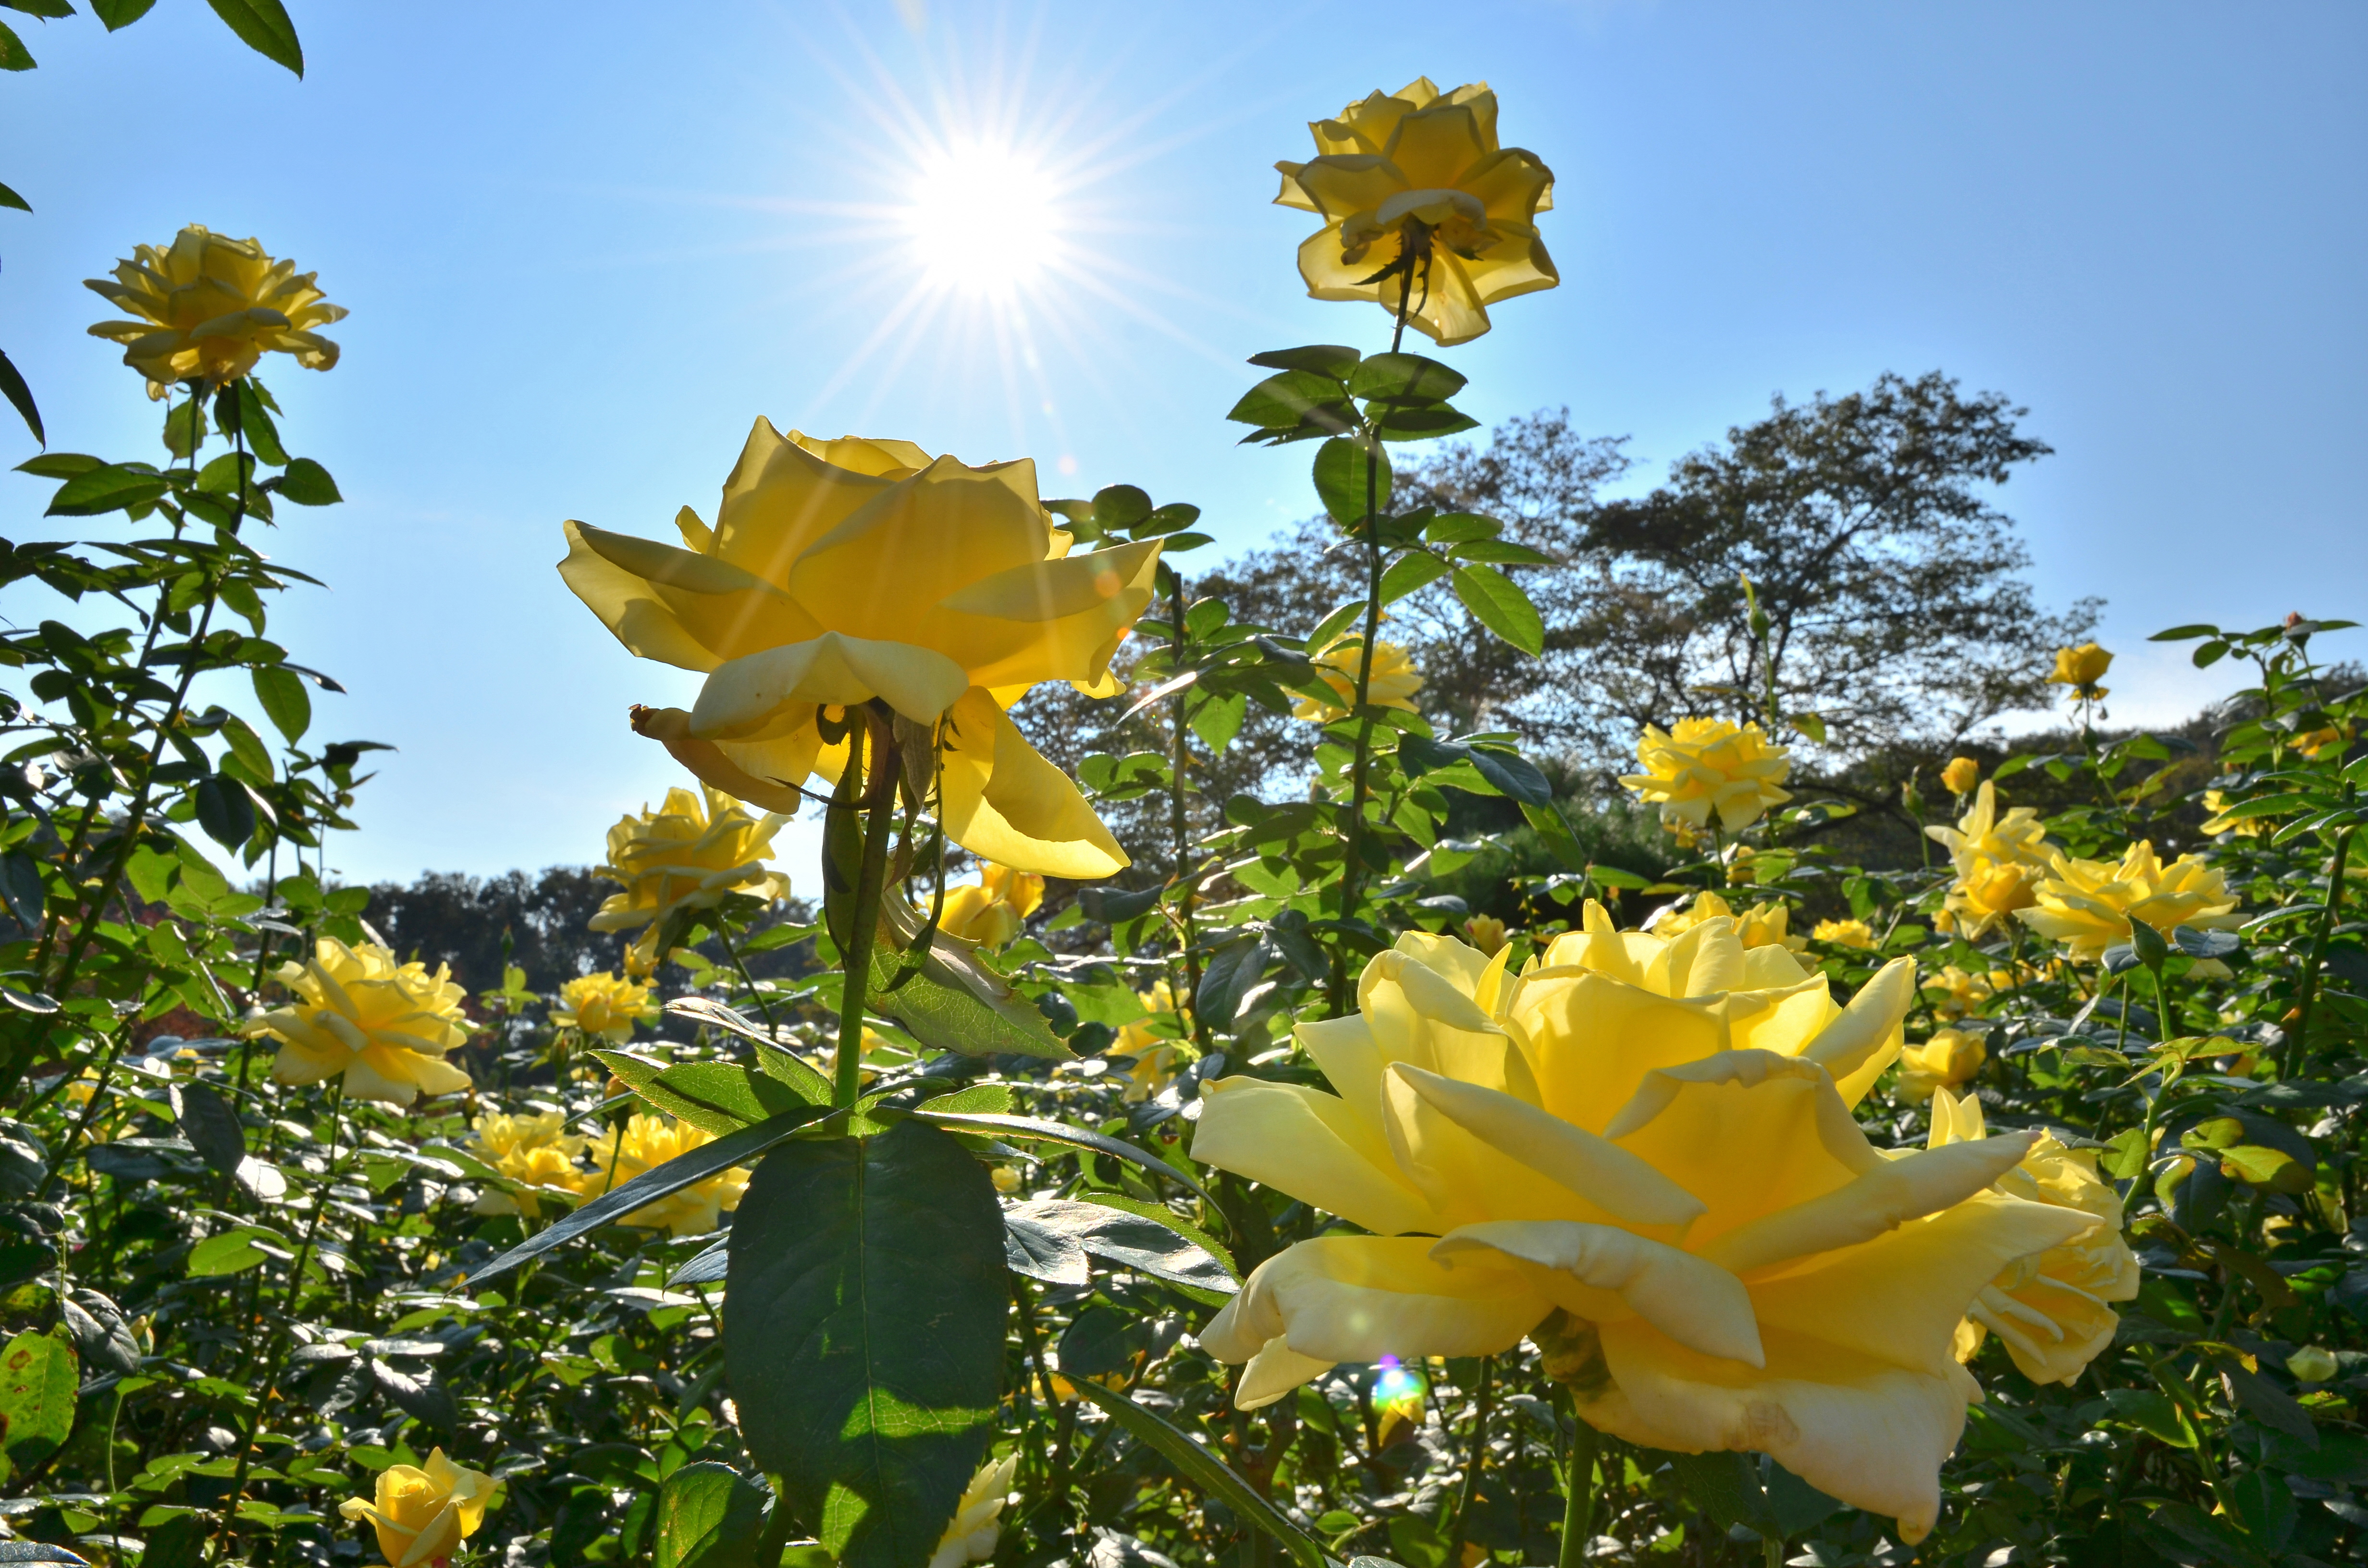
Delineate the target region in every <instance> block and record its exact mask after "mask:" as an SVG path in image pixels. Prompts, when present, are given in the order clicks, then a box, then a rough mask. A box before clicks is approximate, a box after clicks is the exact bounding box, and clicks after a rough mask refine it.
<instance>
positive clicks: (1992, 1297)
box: [1909, 1089, 2138, 1384]
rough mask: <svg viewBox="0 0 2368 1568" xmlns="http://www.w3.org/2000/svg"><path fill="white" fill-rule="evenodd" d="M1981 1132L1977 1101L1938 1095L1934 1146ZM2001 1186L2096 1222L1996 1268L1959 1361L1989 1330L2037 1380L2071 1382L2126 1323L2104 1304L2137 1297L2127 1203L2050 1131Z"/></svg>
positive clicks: (2085, 1156)
mask: <svg viewBox="0 0 2368 1568" xmlns="http://www.w3.org/2000/svg"><path fill="white" fill-rule="evenodd" d="M1984 1136H1985V1133H1984V1131H1983V1127H1982V1104H1981V1102H1980V1101H1979V1100H1977V1099H1975V1098H1974V1097H1973V1096H1971V1095H1968V1096H1965V1097H1964V1098H1963V1099H1959V1098H1957V1097H1956V1096H1953V1095H1952V1094H1950V1093H1949V1091H1948V1090H1946V1089H1942V1090H1941V1091H1940V1092H1939V1093H1938V1094H1936V1095H1934V1096H1932V1132H1931V1137H1930V1140H1929V1142H1928V1145H1927V1146H1928V1147H1930V1148H1933V1149H1939V1148H1942V1147H1944V1146H1946V1145H1948V1144H1951V1143H1962V1142H1967V1141H1971V1140H1979V1139H1981V1138H1982V1137H1984ZM2022 1136H2025V1137H2027V1136H2029V1134H2023V1135H2022ZM1909 1157H1912V1156H1909ZM1998 1191H2000V1192H2002V1193H2005V1194H2008V1195H2009V1196H2010V1197H2013V1198H2018V1199H2025V1200H2028V1201H2031V1202H2036V1203H2047V1204H2053V1205H2055V1206H2056V1207H2057V1208H2060V1209H2064V1210H2069V1211H2072V1212H2074V1213H2078V1214H2086V1215H2090V1216H2093V1217H2094V1220H2095V1223H2094V1224H2092V1225H2090V1226H2089V1228H2088V1229H2087V1230H2084V1231H2081V1232H2079V1233H2077V1234H2075V1235H2072V1236H2069V1237H2066V1239H2065V1240H2063V1241H2061V1242H2058V1243H2056V1244H2055V1245H2054V1246H2051V1247H2047V1248H2044V1249H2043V1250H2041V1251H2038V1252H2034V1253H2032V1254H2030V1255H2028V1256H2023V1257H2019V1258H2017V1259H2015V1260H2014V1261H2013V1262H2012V1263H2009V1264H2008V1265H2007V1266H2006V1267H2005V1268H2003V1269H2001V1270H1999V1271H1998V1278H1995V1279H1993V1280H1991V1281H1990V1282H1989V1283H1988V1284H1987V1285H1986V1286H1984V1287H1983V1288H1982V1291H1981V1294H1980V1295H1979V1296H1977V1297H1976V1298H1975V1301H1974V1305H1973V1308H1972V1310H1971V1311H1970V1312H1968V1314H1967V1319H1966V1322H1965V1324H1964V1325H1963V1326H1962V1327H1961V1328H1960V1330H1959V1334H1958V1341H1957V1348H1958V1351H1959V1359H1961V1360H1964V1359H1970V1358H1972V1356H1973V1353H1974V1352H1975V1350H1978V1349H1979V1348H1981V1336H1982V1331H1983V1330H1985V1329H1987V1330H1988V1331H1990V1332H1991V1333H1994V1334H1996V1335H1998V1337H1999V1338H2000V1339H2002V1340H2004V1341H2005V1342H2006V1349H2007V1354H2008V1355H2009V1356H2011V1357H2012V1358H2014V1364H2015V1366H2016V1367H2018V1368H2020V1369H2021V1372H2022V1375H2023V1376H2024V1377H2026V1378H2029V1379H2030V1380H2031V1381H2032V1382H2035V1383H2066V1384H2068V1383H2071V1382H2072V1381H2075V1380H2076V1379H2078V1377H2079V1376H2080V1372H2081V1369H2083V1368H2085V1367H2087V1366H2088V1364H2089V1362H2090V1361H2093V1360H2095V1359H2096V1358H2097V1357H2098V1356H2099V1355H2100V1353H2101V1352H2102V1351H2103V1350H2104V1349H2105V1347H2106V1346H2109V1345H2111V1344H2112V1342H2113V1333H2114V1330H2115V1329H2116V1328H2118V1327H2119V1326H2120V1324H2121V1318H2120V1316H2119V1315H2118V1314H2117V1313H2115V1312H2114V1311H2113V1310H2112V1308H2111V1307H2109V1306H2107V1305H2106V1304H2105V1303H2106V1302H2108V1301H2130V1300H2133V1299H2134V1298H2135V1297H2136V1295H2137V1293H2138V1260H2137V1255H2136V1254H2135V1253H2133V1252H2131V1251H2130V1247H2129V1244H2128V1243H2127V1242H2125V1241H2123V1239H2122V1200H2121V1199H2120V1198H2119V1197H2118V1196H2117V1195H2116V1194H2115V1193H2114V1191H2113V1188H2112V1184H2111V1183H2110V1182H2107V1181H2104V1180H2102V1179H2101V1178H2100V1177H2099V1176H2098V1175H2097V1152H2096V1151H2095V1150H2094V1149H2067V1148H2066V1147H2065V1146H2064V1145H2063V1144H2062V1143H2060V1142H2056V1140H2055V1137H2054V1135H2052V1134H2049V1133H2044V1132H2043V1133H2041V1134H2040V1135H2039V1141H2038V1142H2035V1143H2033V1144H2032V1145H2031V1152H2030V1153H2027V1154H2025V1155H2024V1156H2023V1157H2022V1159H2021V1162H2020V1163H2019V1164H2018V1165H2016V1166H2015V1167H2014V1168H2013V1169H2012V1170H2010V1171H2009V1172H2007V1173H2006V1175H2005V1176H2002V1177H2000V1178H1999V1180H1998Z"/></svg>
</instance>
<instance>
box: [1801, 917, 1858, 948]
mask: <svg viewBox="0 0 2368 1568" xmlns="http://www.w3.org/2000/svg"><path fill="white" fill-rule="evenodd" d="M1809 937H1810V939H1811V940H1813V941H1818V942H1830V943H1832V944H1833V945H1834V946H1835V947H1837V948H1863V949H1867V950H1868V951H1873V948H1874V928H1873V926H1869V925H1868V924H1867V923H1866V922H1865V921H1863V920H1820V921H1818V922H1817V924H1816V928H1815V929H1814V930H1812V931H1811V932H1810V933H1809Z"/></svg>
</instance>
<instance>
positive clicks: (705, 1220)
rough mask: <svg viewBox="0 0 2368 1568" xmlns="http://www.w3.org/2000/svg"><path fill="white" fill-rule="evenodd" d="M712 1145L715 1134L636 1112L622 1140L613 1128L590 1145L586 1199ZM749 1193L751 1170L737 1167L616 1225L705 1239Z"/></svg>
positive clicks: (585, 1189)
mask: <svg viewBox="0 0 2368 1568" xmlns="http://www.w3.org/2000/svg"><path fill="white" fill-rule="evenodd" d="M714 1141H715V1134H713V1133H712V1132H709V1131H706V1130H704V1129H703V1128H698V1127H693V1126H692V1125H691V1124H690V1123H689V1122H687V1121H676V1120H673V1119H670V1118H667V1117H663V1116H650V1115H645V1114H641V1113H636V1114H635V1115H634V1117H633V1118H632V1120H630V1121H628V1122H626V1123H625V1130H624V1132H623V1133H622V1134H621V1137H620V1134H619V1133H618V1132H617V1131H615V1130H613V1129H612V1130H610V1131H607V1132H604V1133H602V1134H600V1136H598V1137H597V1138H595V1139H593V1140H592V1141H591V1142H589V1143H588V1144H587V1145H586V1150H585V1152H586V1153H587V1154H588V1155H589V1156H590V1157H591V1161H592V1165H593V1169H592V1171H591V1172H590V1173H589V1174H588V1175H587V1176H586V1177H585V1178H584V1187H583V1191H584V1196H585V1197H586V1198H587V1199H592V1198H598V1197H599V1196H600V1195H601V1194H602V1193H604V1192H607V1191H609V1189H610V1188H611V1187H622V1186H624V1185H625V1183H627V1182H629V1181H631V1180H632V1179H633V1178H634V1177H635V1176H641V1175H643V1173H644V1172H648V1171H654V1170H655V1169H657V1168H658V1167H659V1166H660V1165H665V1164H666V1162H667V1161H668V1160H671V1159H675V1158H677V1157H678V1156H680V1155H683V1154H688V1153H690V1152H691V1151H692V1150H693V1149H696V1148H698V1147H699V1146H700V1144H702V1143H712V1142H714ZM747 1189H748V1173H747V1171H746V1169H744V1168H742V1167H741V1166H739V1165H734V1166H733V1167H732V1168H731V1169H729V1170H725V1171H720V1172H718V1173H717V1174H716V1175H714V1176H710V1177H708V1178H707V1179H706V1180H705V1181H702V1182H700V1183H699V1184H698V1185H697V1186H695V1187H685V1188H683V1189H682V1190H681V1191H680V1192H677V1193H676V1194H674V1195H673V1196H672V1197H670V1198H661V1199H658V1200H657V1201H656V1202H655V1203H649V1204H644V1205H643V1207H641V1208H639V1209H636V1210H633V1211H632V1213H630V1214H628V1215H626V1216H625V1217H624V1218H623V1219H621V1220H620V1221H617V1222H618V1223H619V1224H620V1225H640V1226H643V1227H645V1228H647V1229H649V1230H654V1231H657V1230H664V1231H671V1232H673V1233H675V1234H676V1235H677V1236H703V1235H705V1234H707V1233H709V1232H710V1231H712V1230H714V1229H716V1228H717V1227H718V1226H719V1225H721V1224H722V1223H723V1215H726V1214H729V1213H731V1212H732V1211H733V1210H735V1209H737V1208H739V1207H740V1197H741V1194H743V1193H744V1192H746V1190H747Z"/></svg>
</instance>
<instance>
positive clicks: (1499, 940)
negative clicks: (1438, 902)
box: [1463, 915, 1505, 958]
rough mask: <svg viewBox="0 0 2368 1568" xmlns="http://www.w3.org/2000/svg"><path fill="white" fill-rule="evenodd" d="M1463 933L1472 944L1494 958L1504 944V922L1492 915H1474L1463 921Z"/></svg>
mask: <svg viewBox="0 0 2368 1568" xmlns="http://www.w3.org/2000/svg"><path fill="white" fill-rule="evenodd" d="M1463 934H1464V935H1465V936H1467V937H1471V938H1472V945H1473V946H1474V947H1475V948H1477V949H1480V950H1481V951H1482V952H1484V953H1486V954H1487V955H1488V956H1489V957H1490V958H1495V957H1496V956H1497V952H1498V951H1499V950H1500V949H1503V947H1504V946H1505V923H1504V922H1503V921H1501V920H1499V919H1497V917H1496V916H1495V915H1474V916H1473V917H1472V918H1471V919H1469V920H1466V921H1465V922H1464V923H1463Z"/></svg>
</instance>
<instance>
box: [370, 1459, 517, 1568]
mask: <svg viewBox="0 0 2368 1568" xmlns="http://www.w3.org/2000/svg"><path fill="white" fill-rule="evenodd" d="M493 1494H494V1478H493V1477H492V1476H490V1475H487V1474H485V1473H484V1471H476V1470H471V1469H469V1468H468V1467H467V1466H465V1465H457V1464H454V1463H453V1462H452V1461H451V1460H448V1459H446V1458H445V1457H444V1450H443V1449H436V1450H434V1451H433V1452H431V1453H430V1454H429V1455H428V1456H427V1469H425V1470H421V1469H418V1468H416V1466H413V1465H407V1464H391V1465H389V1466H387V1467H386V1468H385V1469H384V1470H382V1471H379V1472H378V1495H377V1499H376V1501H374V1502H373V1501H371V1500H370V1499H367V1498H362V1497H348V1498H347V1499H346V1500H345V1501H344V1502H343V1503H340V1504H338V1505H337V1512H338V1513H340V1514H343V1515H344V1516H345V1517H347V1519H348V1520H350V1521H352V1522H353V1523H355V1524H359V1523H361V1521H363V1520H364V1519H368V1520H369V1521H370V1525H371V1527H372V1528H374V1529H375V1530H376V1531H377V1533H378V1549H379V1551H380V1552H381V1554H382V1555H383V1556H384V1557H385V1558H386V1560H387V1562H389V1563H390V1564H391V1565H392V1568H417V1565H419V1564H422V1563H435V1562H444V1561H445V1560H446V1559H448V1558H450V1556H451V1555H452V1554H453V1553H454V1552H456V1551H460V1550H461V1542H462V1541H464V1540H468V1539H469V1538H470V1537H471V1536H472V1535H474V1534H476V1533H477V1530H478V1528H479V1527H480V1526H482V1525H483V1524H484V1522H485V1505H486V1503H487V1502H488V1501H489V1500H490V1499H491V1498H492V1497H493Z"/></svg>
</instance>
